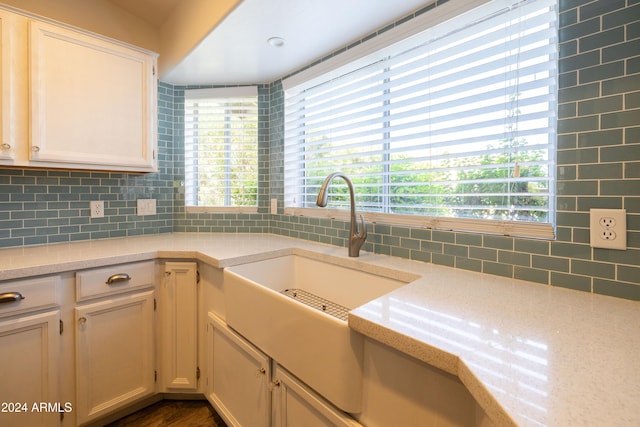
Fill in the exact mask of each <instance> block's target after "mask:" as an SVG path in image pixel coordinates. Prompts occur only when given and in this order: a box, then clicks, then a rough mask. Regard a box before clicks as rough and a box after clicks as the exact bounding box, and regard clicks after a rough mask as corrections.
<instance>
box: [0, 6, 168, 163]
mask: <svg viewBox="0 0 640 427" xmlns="http://www.w3.org/2000/svg"><path fill="white" fill-rule="evenodd" d="M6 21H9V23H10V24H11V28H10V29H9V30H7V31H5V24H6V23H7V22H6ZM0 25H1V26H2V28H1V29H0V36H2V44H1V46H2V52H1V53H2V55H1V58H0V60H1V61H2V66H1V67H0V72H1V73H2V76H1V77H2V80H1V82H2V95H3V96H2V98H3V103H2V106H1V108H2V111H1V114H2V120H1V121H0V122H1V125H2V137H3V141H2V145H1V146H0V148H2V149H1V150H0V164H5V165H10V166H19V167H39V168H42V167H47V168H64V169H85V170H109V171H123V172H128V171H129V172H155V171H157V160H156V158H157V78H156V75H155V74H156V72H155V70H156V59H157V55H156V54H153V53H151V52H148V51H145V50H142V49H137V48H134V47H131V46H129V45H126V44H124V43H119V42H117V41H113V40H110V39H107V38H104V37H101V36H97V35H94V34H91V33H87V32H83V31H81V30H75V29H72V28H69V27H66V26H62V25H58V24H54V23H50V22H44V21H41V20H38V19H33V18H30V17H25V16H21V15H17V14H13V13H11V12H5V11H0ZM7 58H9V60H8V62H7ZM25 71H26V73H25ZM25 74H26V75H25ZM5 128H6V129H5ZM12 136H13V137H12Z"/></svg>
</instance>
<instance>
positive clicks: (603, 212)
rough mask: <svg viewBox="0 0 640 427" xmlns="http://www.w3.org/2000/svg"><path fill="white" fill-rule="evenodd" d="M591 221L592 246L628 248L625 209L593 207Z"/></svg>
mask: <svg viewBox="0 0 640 427" xmlns="http://www.w3.org/2000/svg"><path fill="white" fill-rule="evenodd" d="M589 222H590V243H591V247H592V248H605V249H618V250H626V249H627V211H626V210H625V209H591V211H590V221H589Z"/></svg>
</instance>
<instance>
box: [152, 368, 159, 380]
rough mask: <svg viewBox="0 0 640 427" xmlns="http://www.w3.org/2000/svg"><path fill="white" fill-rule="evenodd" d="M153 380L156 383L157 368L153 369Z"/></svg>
mask: <svg viewBox="0 0 640 427" xmlns="http://www.w3.org/2000/svg"><path fill="white" fill-rule="evenodd" d="M153 382H154V383H157V382H158V370H157V369H155V370H154V371H153Z"/></svg>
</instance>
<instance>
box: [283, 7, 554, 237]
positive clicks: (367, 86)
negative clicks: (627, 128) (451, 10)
mask: <svg viewBox="0 0 640 427" xmlns="http://www.w3.org/2000/svg"><path fill="white" fill-rule="evenodd" d="M506 3H509V4H508V5H507V6H508V7H504V5H505V4H506ZM511 3H515V4H511ZM497 5H498V6H499V7H496V6H497ZM556 19H557V12H556V5H555V1H554V0H535V1H534V0H528V1H527V0H525V1H521V2H514V1H510V2H507V1H505V0H501V1H500V2H496V1H494V2H490V3H489V4H487V5H485V6H481V7H479V8H477V9H475V10H473V11H471V12H469V13H466V14H463V15H462V16H459V17H457V18H454V19H451V20H449V21H447V22H444V23H442V24H439V28H438V29H437V30H438V31H433V30H434V29H430V30H429V32H428V33H427V32H425V33H424V34H421V35H420V34H419V35H417V36H414V37H412V38H411V39H410V40H407V41H405V42H402V43H397V44H395V45H393V46H390V47H388V48H385V49H384V50H383V51H382V55H381V52H376V53H375V54H373V55H371V56H370V58H371V60H370V61H369V63H367V62H366V61H364V62H363V60H362V59H361V60H358V61H357V64H358V65H357V68H355V66H354V69H351V70H349V69H348V68H347V71H345V72H344V73H342V74H341V75H339V76H337V77H336V76H335V73H333V74H332V76H331V78H330V79H329V78H328V79H326V80H325V81H322V79H320V80H319V79H318V78H314V79H313V80H312V81H310V82H309V83H302V84H298V85H296V86H294V87H291V88H288V89H287V90H286V101H285V103H286V104H285V105H286V107H285V181H286V186H285V206H286V208H287V209H286V212H288V213H294V214H311V215H323V214H324V215H326V216H338V217H340V216H341V215H342V214H341V213H340V210H342V209H348V207H349V198H348V195H347V189H346V186H344V185H340V182H339V181H336V182H335V183H334V184H333V185H332V186H331V191H332V192H331V193H330V198H329V200H330V205H329V206H333V207H334V208H335V210H329V211H326V210H322V209H320V208H314V206H315V200H316V196H317V193H318V189H319V187H320V185H321V183H322V181H323V179H324V178H325V177H326V176H327V175H328V174H330V173H331V172H335V171H337V170H339V171H341V172H343V173H345V174H347V175H348V176H349V177H350V178H351V180H352V181H353V183H354V187H355V189H356V195H357V197H356V204H357V207H358V209H359V210H361V211H365V212H366V215H365V216H367V217H368V218H369V220H371V221H380V222H386V223H401V224H412V225H424V226H428V227H434V228H446V229H457V230H469V231H479V232H483V231H484V232H493V233H500V234H508V235H523V236H531V237H544V238H550V237H553V227H552V223H553V219H554V188H555V184H554V173H555V167H554V163H555V162H554V157H555V154H554V153H555V139H556V131H555V127H556V104H557V99H556V92H557V89H556V74H557V73H556V63H557V59H556V50H557V41H556V37H557V28H556ZM434 34H437V36H436V37H434ZM381 58H382V59H381ZM365 59H366V58H365ZM363 64H365V65H363Z"/></svg>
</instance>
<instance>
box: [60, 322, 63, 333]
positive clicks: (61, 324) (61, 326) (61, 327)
mask: <svg viewBox="0 0 640 427" xmlns="http://www.w3.org/2000/svg"><path fill="white" fill-rule="evenodd" d="M62 331H64V322H63V321H62V319H60V335H62Z"/></svg>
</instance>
